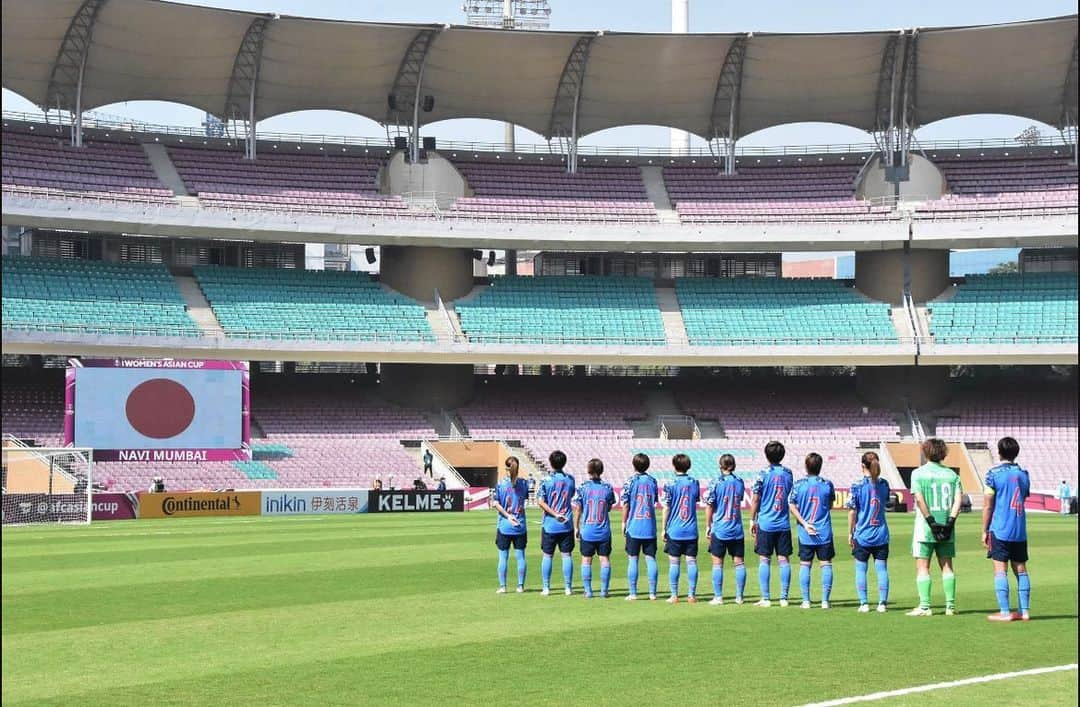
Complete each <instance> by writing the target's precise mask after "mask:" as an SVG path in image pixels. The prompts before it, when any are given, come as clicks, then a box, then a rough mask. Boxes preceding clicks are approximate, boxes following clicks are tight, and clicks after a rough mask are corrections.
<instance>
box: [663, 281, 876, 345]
mask: <svg viewBox="0 0 1080 707" xmlns="http://www.w3.org/2000/svg"><path fill="white" fill-rule="evenodd" d="M675 294H676V295H677V296H678V298H679V307H680V308H681V309H682V316H683V322H684V324H685V326H686V334H687V336H688V337H689V339H690V343H691V344H693V345H698V346H725V345H736V344H742V345H746V344H751V343H754V344H795V343H801V344H828V343H852V344H890V343H896V342H897V333H896V328H895V327H894V326H893V324H892V319H891V318H890V316H889V305H888V304H885V303H883V302H870V301H867V300H866V299H864V298H862V297H861V296H860V295H859V294H858V293H856V292H855V290H853V289H852V288H850V287H846V286H844V285H843V283H840V282H837V281H836V280H808V279H795V278H683V279H679V280H676V281H675Z"/></svg>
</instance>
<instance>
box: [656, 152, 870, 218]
mask: <svg viewBox="0 0 1080 707" xmlns="http://www.w3.org/2000/svg"><path fill="white" fill-rule="evenodd" d="M860 166H861V165H860V164H859V163H858V162H852V163H851V164H829V165H809V164H807V165H791V164H782V165H772V166H769V165H764V164H761V165H752V166H750V165H747V166H742V165H740V166H739V167H738V171H737V173H736V174H733V175H726V174H718V173H717V168H716V167H715V166H713V167H708V166H693V165H675V166H671V167H664V183H665V184H666V185H667V191H668V196H669V197H670V199H671V202H672V204H674V205H675V209H676V211H677V212H678V213H679V218H680V219H681V220H682V221H683V223H724V222H740V223H745V222H757V221H867V220H877V219H884V218H888V217H889V215H890V209H889V208H888V207H885V206H874V205H872V204H871V203H870V202H869V201H864V200H859V199H856V198H855V184H854V182H855V179H856V177H857V176H858V174H859V168H860Z"/></svg>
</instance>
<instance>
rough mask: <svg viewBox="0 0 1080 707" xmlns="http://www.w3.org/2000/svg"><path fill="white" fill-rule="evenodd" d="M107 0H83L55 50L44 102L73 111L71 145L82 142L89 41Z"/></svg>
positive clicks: (60, 108) (47, 108) (47, 107)
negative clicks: (83, 97) (83, 90)
mask: <svg viewBox="0 0 1080 707" xmlns="http://www.w3.org/2000/svg"><path fill="white" fill-rule="evenodd" d="M107 1H108V0H83V3H82V4H81V5H80V6H79V9H78V10H76V11H75V15H74V16H73V17H72V18H71V23H70V24H69V25H68V28H67V31H66V32H65V33H64V38H63V39H62V40H61V41H60V49H59V50H58V51H57V53H56V60H55V61H54V62H53V66H52V72H51V73H50V75H49V86H48V88H47V89H46V92H45V105H44V106H43V108H44V109H45V110H46V111H47V110H49V109H50V108H56V109H57V110H66V111H70V112H71V114H72V117H73V119H72V123H71V144H72V145H75V146H81V145H82V87H83V78H84V77H85V74H86V58H87V56H88V55H89V53H90V44H91V42H92V40H93V35H94V23H95V22H97V18H98V14H99V13H100V12H101V8H102V6H103V5H104V4H105V3H106V2H107Z"/></svg>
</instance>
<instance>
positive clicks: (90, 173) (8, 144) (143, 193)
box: [2, 130, 173, 202]
mask: <svg viewBox="0 0 1080 707" xmlns="http://www.w3.org/2000/svg"><path fill="white" fill-rule="evenodd" d="M2 152H3V183H4V185H5V186H8V185H18V186H21V187H34V188H41V189H59V190H64V191H70V192H76V193H92V194H100V195H102V196H108V197H109V198H114V199H122V200H126V201H149V202H171V201H173V193H172V190H171V189H168V188H167V187H166V186H165V185H164V184H162V183H161V182H160V181H158V178H157V176H156V175H155V174H154V169H153V167H151V166H150V161H149V159H148V158H147V156H146V153H145V152H143V149H142V147H140V146H139V145H134V144H131V143H123V142H107V141H97V140H95V141H86V142H84V144H83V147H72V146H71V145H70V144H69V143H65V142H64V141H63V140H62V139H61V138H59V137H57V136H52V137H50V136H46V135H35V134H33V133H24V132H16V131H14V130H4V132H3V147H2Z"/></svg>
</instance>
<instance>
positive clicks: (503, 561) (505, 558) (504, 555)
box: [499, 550, 510, 587]
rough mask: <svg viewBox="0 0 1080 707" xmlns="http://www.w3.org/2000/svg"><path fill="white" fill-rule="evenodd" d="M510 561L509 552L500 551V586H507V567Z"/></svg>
mask: <svg viewBox="0 0 1080 707" xmlns="http://www.w3.org/2000/svg"><path fill="white" fill-rule="evenodd" d="M509 560H510V551H509V550H499V586H500V587H505V586H506V565H507V563H508V562H509Z"/></svg>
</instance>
